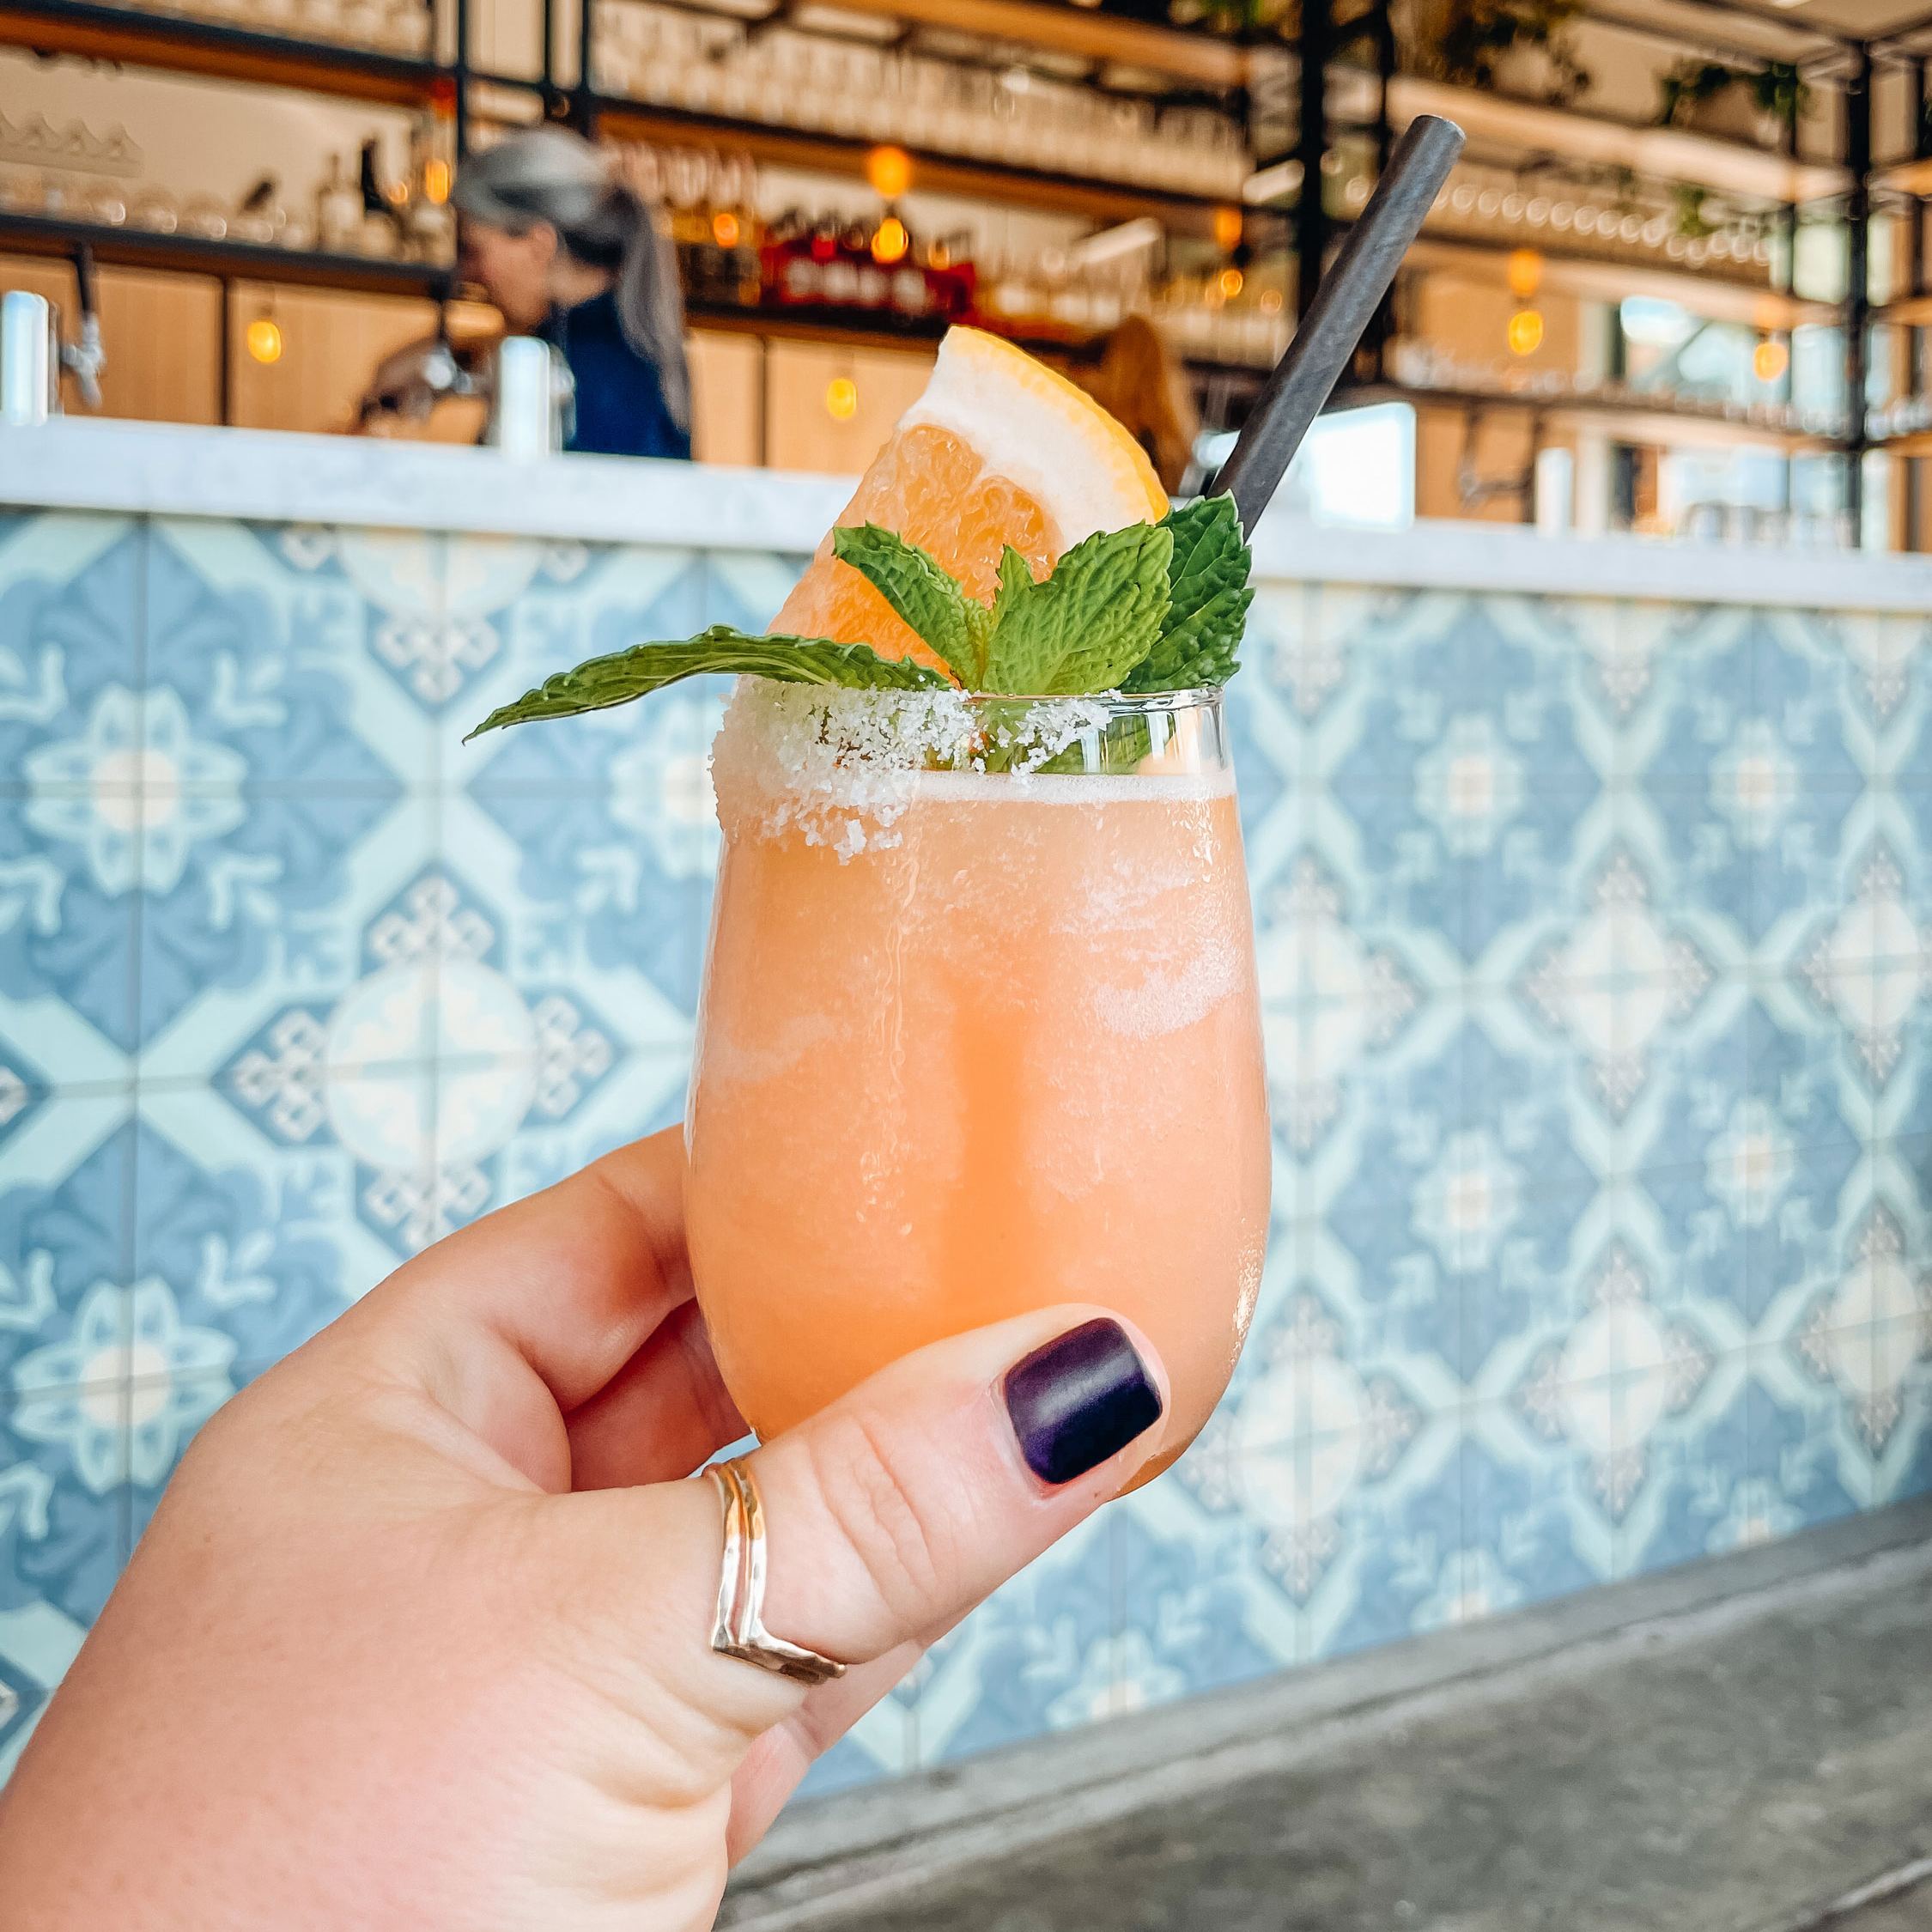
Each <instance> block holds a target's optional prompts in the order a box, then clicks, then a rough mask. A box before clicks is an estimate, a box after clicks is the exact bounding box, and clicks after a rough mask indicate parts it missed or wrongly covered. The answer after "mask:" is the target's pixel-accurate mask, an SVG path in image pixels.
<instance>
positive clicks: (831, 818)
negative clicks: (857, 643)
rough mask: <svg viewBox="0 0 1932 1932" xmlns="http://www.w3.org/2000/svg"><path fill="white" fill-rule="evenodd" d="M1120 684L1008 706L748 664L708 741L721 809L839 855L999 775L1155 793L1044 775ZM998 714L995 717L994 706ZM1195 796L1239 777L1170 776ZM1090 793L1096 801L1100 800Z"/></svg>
mask: <svg viewBox="0 0 1932 1932" xmlns="http://www.w3.org/2000/svg"><path fill="white" fill-rule="evenodd" d="M1119 702H1121V699H1120V694H1119V693H1118V692H1102V693H1099V694H1097V695H1095V696H1081V697H1060V698H1039V699H1035V700H1032V701H1027V700H1021V699H1016V700H1013V701H1012V707H1013V708H1012V712H1011V713H1010V714H1007V715H1004V716H1002V715H999V712H998V701H997V700H995V701H994V702H993V705H992V706H989V705H988V701H987V696H986V695H985V694H983V693H973V692H967V691H962V690H953V689H951V688H948V689H945V690H916V691H896V690H895V691H886V690H842V689H829V688H827V687H825V686H823V685H814V684H793V683H781V682H779V681H778V680H776V679H773V678H763V677H741V678H740V679H739V680H738V686H737V689H736V690H734V691H733V693H732V697H731V701H730V702H729V703H728V704H727V705H726V708H725V719H724V723H723V724H722V726H720V729H719V732H718V735H717V738H715V739H714V742H713V744H712V749H711V760H712V778H713V783H714V788H715V791H716V793H717V798H718V810H719V818H720V823H723V824H724V825H725V826H726V829H727V830H730V829H733V828H735V827H736V826H738V825H748V826H749V827H750V828H751V829H755V830H756V831H757V832H758V833H760V834H762V835H763V836H765V837H768V838H769V837H773V836H775V835H778V834H780V833H781V832H783V831H785V830H787V829H790V828H793V827H795V828H796V829H798V830H799V833H800V834H801V835H802V836H803V837H804V840H805V843H806V844H807V845H825V846H829V847H831V848H833V850H835V852H836V853H837V854H839V856H840V857H841V859H850V858H854V857H855V856H856V855H857V854H859V853H860V852H863V851H866V850H867V849H868V848H871V849H875V850H876V849H878V848H884V847H890V846H894V845H896V844H897V843H898V842H899V835H898V834H897V833H896V831H895V830H893V829H892V828H893V827H894V826H895V825H896V823H897V822H898V820H899V819H900V818H901V817H902V816H903V814H904V812H905V810H906V808H907V806H908V805H910V804H911V803H912V801H913V799H914V798H915V797H917V796H923V795H927V794H929V793H932V792H934V791H939V790H940V789H941V788H942V787H943V788H944V789H945V790H946V791H951V790H952V789H954V788H955V787H962V786H970V787H975V791H976V790H977V787H980V786H981V785H987V784H990V785H994V786H997V787H999V789H1000V790H1001V791H1002V792H1005V791H1007V790H1008V789H1009V788H1014V789H1022V790H1025V791H1027V792H1029V793H1031V794H1032V795H1034V796H1036V797H1048V796H1058V795H1061V794H1062V793H1063V792H1064V791H1066V790H1071V789H1072V787H1078V788H1079V793H1080V796H1081V798H1082V799H1083V800H1091V791H1090V790H1089V787H1091V785H1093V784H1096V783H1100V784H1106V785H1108V786H1109V787H1110V788H1111V787H1115V786H1123V787H1131V788H1132V789H1131V791H1128V792H1125V793H1123V794H1122V795H1124V796H1133V797H1145V796H1149V795H1151V793H1150V791H1149V787H1151V786H1152V785H1154V784H1157V783H1160V782H1162V781H1161V780H1159V779H1153V778H1148V779H1143V778H1135V777H1127V778H1124V779H1123V778H1121V777H1119V776H1115V777H1114V778H1110V779H1109V778H1103V777H1100V776H1098V775H1095V776H1093V777H1091V778H1090V777H1088V776H1086V775H1042V772H1041V767H1042V766H1043V765H1046V764H1048V762H1051V761H1052V760H1053V759H1054V758H1056V757H1058V756H1060V753H1061V752H1063V751H1065V750H1066V749H1067V748H1068V747H1069V746H1070V745H1072V744H1074V743H1076V742H1077V741H1078V739H1079V738H1081V737H1082V736H1083V735H1084V734H1085V733H1088V732H1097V731H1102V730H1104V729H1105V728H1106V726H1107V725H1108V724H1109V721H1110V720H1112V719H1113V718H1114V717H1115V706H1116V705H1117V704H1118V703H1119ZM989 710H991V711H992V712H993V716H992V719H991V721H990V724H989V718H988V713H989ZM1163 776H1164V777H1165V779H1166V781H1167V783H1168V784H1170V785H1171V784H1173V783H1174V782H1175V781H1176V779H1179V780H1181V781H1182V784H1183V785H1184V787H1185V790H1186V791H1187V793H1188V795H1190V796H1206V795H1208V793H1211V792H1212V793H1218V792H1221V791H1223V790H1231V789H1232V786H1233V778H1232V775H1231V774H1227V775H1222V774H1214V775H1212V778H1211V780H1210V782H1209V783H1208V784H1207V785H1206V786H1204V785H1203V783H1202V778H1203V777H1207V776H1209V775H1200V776H1195V775H1178V774H1174V775H1163ZM1092 802H1097V800H1093V801H1092Z"/></svg>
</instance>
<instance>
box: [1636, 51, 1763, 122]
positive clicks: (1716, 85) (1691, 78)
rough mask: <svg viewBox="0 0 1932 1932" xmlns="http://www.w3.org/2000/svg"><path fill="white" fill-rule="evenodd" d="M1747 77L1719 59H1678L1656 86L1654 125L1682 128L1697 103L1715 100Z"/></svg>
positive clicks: (1739, 84) (1743, 81) (1739, 85)
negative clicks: (1655, 118)
mask: <svg viewBox="0 0 1932 1932" xmlns="http://www.w3.org/2000/svg"><path fill="white" fill-rule="evenodd" d="M1749 78H1750V76H1748V75H1747V74H1745V73H1743V72H1742V71H1741V70H1739V69H1738V68H1735V67H1727V66H1726V65H1725V64H1724V63H1723V62H1722V61H1721V60H1680V61H1679V62H1678V64H1676V65H1675V66H1674V67H1673V68H1672V69H1671V70H1670V71H1669V72H1668V74H1666V75H1665V76H1664V77H1663V79H1662V81H1661V82H1659V83H1658V89H1659V91H1658V100H1657V125H1658V126H1659V127H1682V126H1683V125H1685V124H1686V122H1687V121H1688V120H1689V119H1690V118H1691V116H1692V112H1693V111H1694V110H1695V109H1696V108H1697V106H1698V105H1699V103H1701V102H1703V101H1706V100H1716V98H1717V96H1718V95H1719V94H1725V93H1728V91H1729V90H1730V89H1731V88H1735V87H1741V86H1743V85H1744V83H1745V82H1747V80H1748V79H1749Z"/></svg>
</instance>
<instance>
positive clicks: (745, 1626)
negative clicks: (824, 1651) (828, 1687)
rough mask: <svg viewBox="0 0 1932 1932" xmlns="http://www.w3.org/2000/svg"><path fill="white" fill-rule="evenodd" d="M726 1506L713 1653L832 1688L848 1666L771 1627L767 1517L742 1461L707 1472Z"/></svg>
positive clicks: (722, 1465)
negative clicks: (767, 1612)
mask: <svg viewBox="0 0 1932 1932" xmlns="http://www.w3.org/2000/svg"><path fill="white" fill-rule="evenodd" d="M705 1474H706V1475H708V1477H710V1479H712V1481H713V1482H714V1483H715V1484H716V1485H718V1492H719V1494H720V1496H721V1497H723V1498H724V1502H725V1561H724V1568H723V1570H722V1571H720V1575H719V1578H718V1620H717V1622H716V1623H715V1624H714V1625H713V1626H712V1631H711V1648H712V1649H714V1650H717V1651H720V1652H722V1653H723V1655H725V1656H727V1657H736V1658H738V1660H739V1661H740V1662H744V1663H749V1664H756V1665H757V1666H758V1668H760V1669H761V1670H775V1671H776V1672H778V1674H780V1675H781V1676H783V1677H789V1678H791V1679H793V1680H794V1681H795V1682H797V1683H800V1684H825V1683H829V1682H830V1681H831V1680H832V1679H834V1678H835V1677H843V1676H844V1675H845V1666H844V1665H843V1664H841V1663H837V1662H834V1661H833V1660H832V1659H831V1658H830V1657H822V1656H819V1654H818V1653H817V1651H816V1650H807V1649H804V1648H803V1647H802V1646H800V1645H799V1644H796V1643H787V1642H786V1641H785V1639H784V1638H783V1637H774V1636H773V1635H772V1633H771V1632H770V1631H769V1630H767V1629H766V1628H765V1620H764V1602H765V1549H766V1546H765V1512H764V1506H763V1504H762V1503H761V1502H760V1501H759V1500H758V1489H757V1485H756V1483H755V1482H754V1481H753V1480H752V1476H751V1467H750V1463H749V1462H747V1461H745V1460H744V1459H743V1458H742V1457H740V1458H738V1460H736V1461H731V1462H714V1463H713V1464H712V1466H711V1467H709V1468H708V1469H707V1470H706V1471H705Z"/></svg>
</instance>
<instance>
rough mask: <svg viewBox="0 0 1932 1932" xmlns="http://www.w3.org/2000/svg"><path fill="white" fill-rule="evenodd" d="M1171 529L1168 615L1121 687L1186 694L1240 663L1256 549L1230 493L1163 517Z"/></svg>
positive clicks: (1226, 674)
mask: <svg viewBox="0 0 1932 1932" xmlns="http://www.w3.org/2000/svg"><path fill="white" fill-rule="evenodd" d="M1162 520H1163V523H1164V525H1165V526H1166V527H1167V529H1168V530H1169V531H1170V532H1172V534H1173V538H1174V550H1173V555H1172V557H1171V560H1170V562H1169V565H1168V608H1167V618H1166V621H1165V623H1163V625H1162V627H1161V635H1160V637H1159V639H1158V641H1157V642H1156V644H1155V645H1154V647H1153V649H1152V650H1151V651H1150V652H1149V653H1147V655H1146V656H1145V658H1144V659H1141V660H1140V662H1139V664H1137V665H1134V667H1133V670H1132V671H1131V672H1129V674H1128V676H1127V680H1126V682H1125V683H1124V684H1123V685H1122V687H1121V688H1122V689H1123V690H1128V691H1134V692H1144V691H1185V690H1193V689H1194V687H1196V686H1197V685H1202V684H1224V683H1227V681H1228V680H1229V678H1230V677H1233V676H1234V674H1235V671H1236V669H1237V668H1238V665H1239V661H1240V653H1241V641H1242V635H1243V634H1244V633H1245V632H1246V630H1247V628H1248V610H1249V605H1251V604H1253V603H1254V601H1255V592H1253V590H1251V589H1250V588H1249V582H1248V574H1249V570H1250V569H1252V568H1253V567H1254V562H1255V559H1254V553H1253V552H1252V551H1251V550H1249V547H1248V543H1247V539H1246V538H1243V537H1242V533H1241V518H1240V516H1239V514H1238V513H1236V509H1235V507H1234V499H1233V498H1232V497H1231V496H1204V497H1202V498H1200V500H1199V501H1197V502H1193V503H1189V504H1188V505H1186V506H1185V507H1183V508H1181V509H1178V510H1170V511H1169V512H1168V513H1167V515H1166V516H1165V517H1164V518H1163V519H1162Z"/></svg>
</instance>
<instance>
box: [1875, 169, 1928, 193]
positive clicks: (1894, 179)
mask: <svg viewBox="0 0 1932 1932" xmlns="http://www.w3.org/2000/svg"><path fill="white" fill-rule="evenodd" d="M1872 185H1873V187H1874V188H1877V189H1880V190H1888V191H1890V192H1892V193H1893V194H1898V195H1932V161H1893V163H1892V165H1891V166H1890V167H1881V168H1880V169H1879V171H1878V173H1875V174H1874V176H1873V177H1872Z"/></svg>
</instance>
